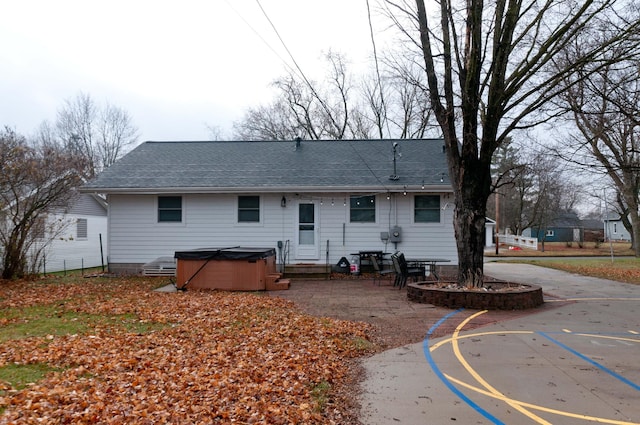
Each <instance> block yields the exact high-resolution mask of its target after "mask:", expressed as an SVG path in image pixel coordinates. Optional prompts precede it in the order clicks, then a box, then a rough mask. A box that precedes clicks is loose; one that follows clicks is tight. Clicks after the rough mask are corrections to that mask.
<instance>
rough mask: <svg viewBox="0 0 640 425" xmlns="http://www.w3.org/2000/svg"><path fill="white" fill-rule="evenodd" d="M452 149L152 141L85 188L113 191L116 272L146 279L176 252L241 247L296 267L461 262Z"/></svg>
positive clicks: (411, 143)
mask: <svg viewBox="0 0 640 425" xmlns="http://www.w3.org/2000/svg"><path fill="white" fill-rule="evenodd" d="M442 146H443V144H442V141H441V140H398V141H390V140H358V141H303V142H298V144H296V142H146V143H144V144H142V145H140V146H139V147H138V148H136V149H135V150H133V151H132V152H130V153H129V154H128V155H126V156H125V157H124V158H122V159H121V160H120V161H118V162H117V163H116V164H114V165H113V166H112V167H110V168H109V169H107V170H105V171H104V172H103V173H102V174H101V175H100V176H98V178H97V179H96V180H94V181H92V182H90V183H89V184H87V185H86V186H85V187H84V188H83V189H82V190H83V191H84V192H95V193H102V194H106V195H107V200H108V204H109V214H108V232H107V233H108V235H109V240H108V258H109V266H110V270H111V271H114V272H139V271H140V269H141V266H142V265H143V264H145V263H147V262H150V261H152V260H154V259H156V258H158V257H167V256H169V257H172V256H173V255H174V253H175V252H176V251H183V250H189V249H196V248H204V247H219V248H223V247H234V246H252V247H271V248H278V252H279V255H280V254H282V253H283V250H284V248H285V247H288V253H289V254H288V258H287V262H288V263H292V264H295V263H314V264H331V265H334V264H336V263H337V262H338V261H339V260H340V258H341V257H347V258H349V256H350V255H351V254H352V253H356V252H358V251H361V250H363V251H374V250H375V251H378V250H379V251H383V252H395V251H396V250H399V251H402V252H404V253H405V255H407V256H408V257H438V258H445V259H448V260H450V261H451V264H457V251H456V245H455V239H454V233H453V224H452V218H453V201H452V192H451V186H450V184H449V181H448V177H447V173H446V158H445V154H444V152H443V147H442ZM400 153H402V156H401V155H400ZM394 157H395V161H394ZM394 163H395V164H394ZM394 167H395V169H394ZM394 231H397V232H399V234H398V235H397V236H394ZM280 247H283V249H279V248H280Z"/></svg>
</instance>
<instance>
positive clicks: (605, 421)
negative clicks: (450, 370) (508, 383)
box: [444, 373, 640, 425]
mask: <svg viewBox="0 0 640 425" xmlns="http://www.w3.org/2000/svg"><path fill="white" fill-rule="evenodd" d="M444 376H446V377H447V379H449V380H450V381H452V382H455V383H456V384H458V385H460V386H462V387H465V388H467V389H469V390H472V391H476V392H478V393H480V394H483V395H485V396H488V397H493V398H495V399H496V400H501V401H504V402H507V401H508V400H509V401H511V402H513V403H514V404H518V405H520V406H523V407H528V408H530V409H535V410H540V411H542V412H547V413H553V414H556V415H559V416H566V417H569V418H576V419H583V420H586V421H591V422H598V423H602V424H613V425H640V423H638V422H625V421H618V420H615V419H605V418H598V417H595V416H588V415H580V414H578V413H571V412H567V411H564V410H556V409H551V408H549V407H544V406H539V405H536V404H531V403H527V402H524V401H519V400H515V399H512V398H507V397H505V396H498V395H496V394H492V393H490V392H489V391H485V390H483V389H482V388H478V387H474V386H473V385H470V384H467V383H466V382H462V381H461V380H459V379H457V378H454V377H452V376H449V375H447V374H446V373H445V375H444Z"/></svg>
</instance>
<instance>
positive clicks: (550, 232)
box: [545, 230, 555, 237]
mask: <svg viewBox="0 0 640 425" xmlns="http://www.w3.org/2000/svg"><path fill="white" fill-rule="evenodd" d="M554 235H555V233H554V231H553V230H547V233H545V236H547V237H549V236H554Z"/></svg>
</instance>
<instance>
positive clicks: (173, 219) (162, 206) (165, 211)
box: [158, 196, 182, 223]
mask: <svg viewBox="0 0 640 425" xmlns="http://www.w3.org/2000/svg"><path fill="white" fill-rule="evenodd" d="M180 222H182V196H158V223H180Z"/></svg>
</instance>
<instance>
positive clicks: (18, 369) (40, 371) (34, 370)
mask: <svg viewBox="0 0 640 425" xmlns="http://www.w3.org/2000/svg"><path fill="white" fill-rule="evenodd" d="M60 370H62V369H59V368H54V367H51V366H49V365H47V364H44V363H34V364H13V363H10V364H8V365H5V366H3V367H0V380H2V381H5V382H7V383H9V384H10V385H11V387H13V389H16V390H21V389H23V388H25V387H27V386H28V385H29V384H32V383H35V382H38V381H39V380H41V379H42V378H44V377H45V376H46V375H47V373H49V372H57V371H60ZM1 393H2V391H0V394H1Z"/></svg>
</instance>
